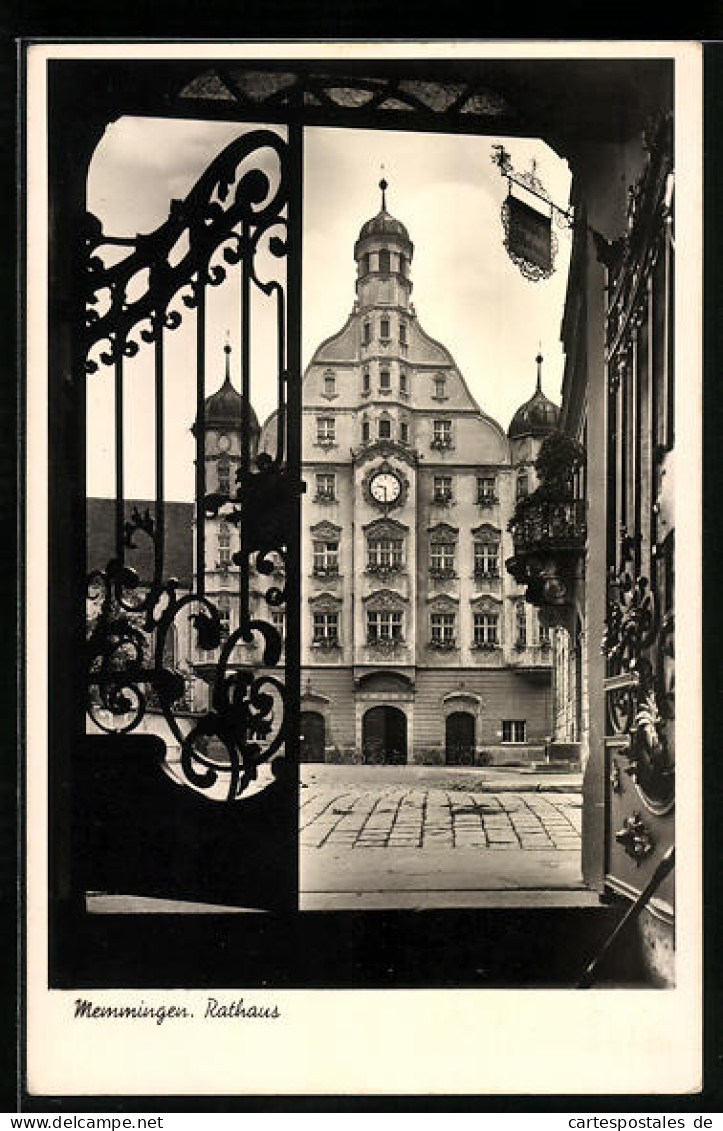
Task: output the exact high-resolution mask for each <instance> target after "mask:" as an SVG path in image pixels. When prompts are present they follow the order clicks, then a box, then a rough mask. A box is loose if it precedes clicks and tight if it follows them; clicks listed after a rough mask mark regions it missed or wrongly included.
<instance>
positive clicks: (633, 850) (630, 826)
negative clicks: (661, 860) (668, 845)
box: [615, 813, 655, 866]
mask: <svg viewBox="0 0 723 1131" xmlns="http://www.w3.org/2000/svg"><path fill="white" fill-rule="evenodd" d="M615 840H616V841H617V842H618V844H621V845H622V846H623V848H624V849H625V851H626V853H627V854H628V856H630V857H631V858H632V859H633V860H634V861H635V863H636V864H637V865H638V866H639V865H640V864H642V862H643V860H645V858H646V857H647V856H650V854H651V852H652V851H653V849H654V848H655V841H654V840H653V837H652V836H651V833H650V830H649V829H648V828H647V827H646V825H645V822H644V821H643V819H642V817H641V816H640V814H639V813H633V814H631V816H629V817H626V818H625V820H624V821H623V826H622V828H621V829H619V830H618V832H616V834H615Z"/></svg>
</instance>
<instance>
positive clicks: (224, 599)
mask: <svg viewBox="0 0 723 1131" xmlns="http://www.w3.org/2000/svg"><path fill="white" fill-rule="evenodd" d="M218 616H219V620H220V621H221V642H222V643H223V641H224V640H228V637H229V633H230V631H231V601H230V599H229V597H228V596H227V595H226V594H225V593H222V594H221V596H220V597H219V599H218Z"/></svg>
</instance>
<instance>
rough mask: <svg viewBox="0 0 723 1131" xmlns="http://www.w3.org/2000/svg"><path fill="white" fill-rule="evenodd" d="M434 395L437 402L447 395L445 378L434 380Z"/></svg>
mask: <svg viewBox="0 0 723 1131" xmlns="http://www.w3.org/2000/svg"><path fill="white" fill-rule="evenodd" d="M434 395H435V397H436V398H437V400H439V401H441V400H444V398H445V397H446V395H447V382H446V381H445V379H444V377H436V378H435V380H434Z"/></svg>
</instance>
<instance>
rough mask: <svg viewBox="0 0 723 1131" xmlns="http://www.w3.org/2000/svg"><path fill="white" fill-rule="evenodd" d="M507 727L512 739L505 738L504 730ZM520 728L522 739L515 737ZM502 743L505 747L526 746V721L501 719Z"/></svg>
mask: <svg viewBox="0 0 723 1131" xmlns="http://www.w3.org/2000/svg"><path fill="white" fill-rule="evenodd" d="M506 727H509V728H510V729H509V734H510V735H512V736H513V737H510V738H505V728H506ZM520 728H521V732H522V737H521V738H519V737H517V736H518V734H519V731H520ZM502 742H503V744H504V745H505V746H525V745H527V719H503V720H502Z"/></svg>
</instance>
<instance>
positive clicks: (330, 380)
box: [324, 373, 336, 397]
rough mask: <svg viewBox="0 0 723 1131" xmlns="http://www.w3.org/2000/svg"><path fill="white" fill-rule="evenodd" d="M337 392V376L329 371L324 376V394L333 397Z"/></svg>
mask: <svg viewBox="0 0 723 1131" xmlns="http://www.w3.org/2000/svg"><path fill="white" fill-rule="evenodd" d="M335 393H336V377H335V376H334V374H333V373H327V374H325V376H324V395H325V396H327V397H333V396H334V394H335Z"/></svg>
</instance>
